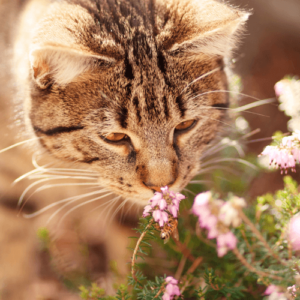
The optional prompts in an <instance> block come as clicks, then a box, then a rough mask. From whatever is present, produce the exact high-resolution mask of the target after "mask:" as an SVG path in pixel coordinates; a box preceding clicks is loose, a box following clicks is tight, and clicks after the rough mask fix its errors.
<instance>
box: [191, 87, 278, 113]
mask: <svg viewBox="0 0 300 300" xmlns="http://www.w3.org/2000/svg"><path fill="white" fill-rule="evenodd" d="M213 93H232V94H237V95H241V96H244V97H247V98H250V99H253V100H256V101H257V102H254V103H250V104H247V105H251V104H255V103H258V104H257V105H256V106H259V105H264V104H268V103H271V102H274V101H275V100H276V99H275V98H270V99H264V100H261V99H259V98H257V97H254V96H250V95H247V94H243V93H240V92H235V91H228V90H214V91H208V92H204V93H201V94H199V95H197V96H195V97H193V98H190V100H193V99H195V98H198V97H201V96H204V95H208V94H213ZM247 105H244V106H242V107H245V106H247ZM242 107H238V108H234V110H235V111H241V108H242ZM253 107H255V106H253ZM249 108H252V106H250V107H249ZM249 108H244V109H243V110H245V109H249Z"/></svg>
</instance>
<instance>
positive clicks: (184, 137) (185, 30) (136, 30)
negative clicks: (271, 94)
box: [15, 0, 248, 205]
mask: <svg viewBox="0 0 300 300" xmlns="http://www.w3.org/2000/svg"><path fill="white" fill-rule="evenodd" d="M247 18H248V14H247V13H245V12H243V11H240V10H238V9H236V8H233V7H229V6H226V5H224V4H222V3H219V2H218V1H213V0H198V1H193V0H143V1H137V0H119V1H117V0H69V1H55V2H54V3H52V2H51V3H50V2H48V1H47V0H31V1H29V2H28V3H27V4H26V5H25V7H24V12H23V15H22V17H21V21H20V24H19V28H20V30H19V33H18V38H17V40H16V47H15V49H16V51H15V70H16V74H17V79H16V80H17V82H18V83H21V86H20V91H19V92H20V93H21V95H22V100H23V101H24V103H25V104H24V112H25V124H26V127H27V132H30V133H31V134H32V135H36V136H37V137H39V139H38V142H37V143H38V144H39V145H40V146H41V147H43V148H44V149H46V150H47V151H48V152H49V153H51V155H53V156H54V157H56V158H58V159H60V160H64V161H71V162H76V163H80V164H84V165H88V166H89V168H91V169H93V170H96V171H97V172H98V174H99V184H100V185H101V186H104V187H106V188H107V189H109V190H111V191H113V192H115V193H117V194H119V195H122V196H123V197H124V198H130V199H131V200H133V201H135V202H138V203H141V204H142V205H144V204H145V203H146V201H148V199H149V198H150V197H151V196H152V195H153V193H154V192H155V191H158V190H160V187H161V186H166V185H168V186H169V187H170V188H171V189H172V190H173V191H180V190H182V188H184V187H185V185H187V183H188V182H189V181H190V180H191V178H192V177H193V176H195V174H197V172H198V171H199V169H200V167H201V162H200V159H199V158H200V156H201V153H202V152H203V150H204V149H205V147H206V146H207V145H208V144H209V143H210V142H211V141H212V140H213V139H214V138H215V136H216V133H217V132H218V129H219V127H220V125H221V124H222V122H220V121H221V120H222V118H223V117H224V113H225V110H224V108H226V107H227V106H228V103H229V99H228V94H227V93H223V92H217V91H224V90H227V89H228V87H227V77H226V59H227V58H228V56H229V55H230V53H231V51H232V48H233V47H234V46H235V45H236V42H237V37H238V34H239V33H240V32H241V30H242V28H243V25H244V23H245V21H246V19H247ZM28 20H30V24H34V26H28Z"/></svg>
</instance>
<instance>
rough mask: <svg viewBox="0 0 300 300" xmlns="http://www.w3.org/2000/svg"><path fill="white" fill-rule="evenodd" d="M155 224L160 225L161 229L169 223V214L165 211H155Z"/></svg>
mask: <svg viewBox="0 0 300 300" xmlns="http://www.w3.org/2000/svg"><path fill="white" fill-rule="evenodd" d="M152 216H153V219H154V221H155V222H158V223H159V226H160V227H163V226H164V224H165V223H167V222H168V219H169V218H168V213H166V212H165V211H160V210H155V211H154V212H153V214H152Z"/></svg>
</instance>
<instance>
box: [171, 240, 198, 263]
mask: <svg viewBox="0 0 300 300" xmlns="http://www.w3.org/2000/svg"><path fill="white" fill-rule="evenodd" d="M173 240H174V242H175V244H176V246H177V247H178V248H179V250H180V251H181V252H182V254H183V256H185V257H186V258H187V259H188V260H189V261H191V262H194V261H195V257H194V256H193V255H192V253H191V251H190V250H189V249H188V248H187V247H186V245H184V244H182V243H181V242H180V241H178V240H176V239H173Z"/></svg>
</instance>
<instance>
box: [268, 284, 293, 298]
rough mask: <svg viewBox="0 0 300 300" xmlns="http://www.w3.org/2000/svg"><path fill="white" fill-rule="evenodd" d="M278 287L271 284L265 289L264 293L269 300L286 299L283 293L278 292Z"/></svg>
mask: <svg viewBox="0 0 300 300" xmlns="http://www.w3.org/2000/svg"><path fill="white" fill-rule="evenodd" d="M279 290H280V289H279V287H278V286H276V285H274V284H271V285H269V286H268V288H267V289H266V291H265V293H264V294H265V295H267V296H269V298H268V299H269V300H287V298H286V297H285V295H284V293H281V292H279Z"/></svg>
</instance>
